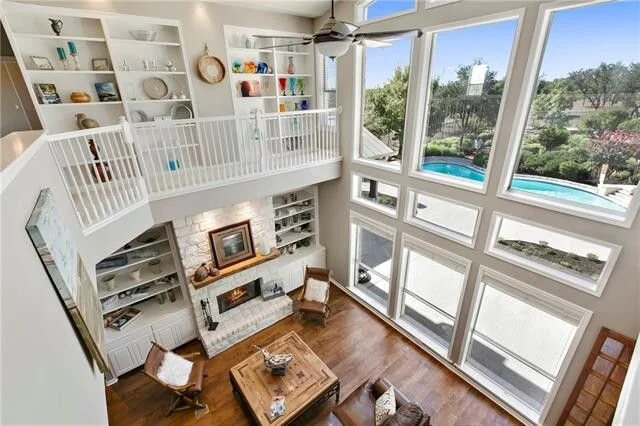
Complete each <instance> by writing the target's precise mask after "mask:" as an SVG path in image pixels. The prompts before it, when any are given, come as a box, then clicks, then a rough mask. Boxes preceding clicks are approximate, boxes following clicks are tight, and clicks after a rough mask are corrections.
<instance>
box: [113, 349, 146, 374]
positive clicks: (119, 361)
mask: <svg viewBox="0 0 640 426" xmlns="http://www.w3.org/2000/svg"><path fill="white" fill-rule="evenodd" d="M107 358H109V363H110V364H111V367H112V368H113V374H115V375H116V376H119V375H121V374H123V373H126V372H127V371H129V370H133V369H134V368H136V367H137V366H138V365H139V364H138V359H137V357H136V353H135V351H134V350H133V348H132V347H131V346H130V345H126V346H121V347H119V348H116V349H114V350H112V351H109V352H108V353H107Z"/></svg>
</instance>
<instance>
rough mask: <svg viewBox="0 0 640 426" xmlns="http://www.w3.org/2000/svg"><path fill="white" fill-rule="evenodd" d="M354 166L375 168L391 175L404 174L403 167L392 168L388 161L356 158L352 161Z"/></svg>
mask: <svg viewBox="0 0 640 426" xmlns="http://www.w3.org/2000/svg"><path fill="white" fill-rule="evenodd" d="M351 162H352V163H353V164H359V165H361V166H367V167H374V168H376V169H380V170H384V171H387V172H390V173H395V174H398V175H399V174H401V173H402V165H400V164H399V165H397V166H392V165H389V162H387V161H375V160H365V159H362V158H354V159H353V160H351Z"/></svg>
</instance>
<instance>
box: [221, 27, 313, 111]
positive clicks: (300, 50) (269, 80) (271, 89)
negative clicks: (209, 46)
mask: <svg viewBox="0 0 640 426" xmlns="http://www.w3.org/2000/svg"><path fill="white" fill-rule="evenodd" d="M224 34H225V44H226V50H227V71H228V75H229V84H230V88H231V95H232V99H233V106H234V112H235V113H236V114H239V115H246V114H248V113H249V112H251V110H253V109H259V110H262V111H264V112H267V113H273V112H278V111H281V112H283V110H284V111H285V112H288V111H295V110H296V108H298V109H301V108H302V102H303V101H305V102H306V103H307V106H308V109H313V108H316V101H315V100H316V81H315V76H316V63H317V61H316V59H317V58H316V56H317V53H316V50H315V48H314V47H313V44H309V45H306V46H295V47H290V48H287V47H281V48H278V47H274V46H279V45H282V44H288V43H292V42H295V41H296V40H292V39H287V38H268V39H264V38H256V39H255V43H254V46H253V47H247V38H249V37H251V36H252V35H278V36H287V37H290V36H309V34H297V33H290V32H283V31H272V30H265V29H257V28H247V27H237V26H232V25H225V27H224ZM289 58H291V60H292V61H293V64H294V71H295V72H294V73H289V72H288V67H289ZM247 62H253V63H254V64H256V65H257V64H259V63H260V62H263V63H266V64H267V65H268V67H269V68H270V69H269V72H266V73H257V72H256V73H250V72H245V71H246V67H245V63H247ZM234 63H239V64H241V70H240V71H241V72H234ZM318 63H320V62H318ZM281 78H284V79H286V88H285V90H284V93H286V94H285V95H283V90H282V89H281V88H280V83H279V79H281ZM290 79H295V80H296V81H298V80H302V81H303V82H304V89H303V90H301V89H300V88H299V87H294V89H293V93H295V94H292V91H291V85H290V82H291V80H290ZM242 81H248V82H250V83H251V82H256V81H257V82H259V84H260V89H261V96H250V97H243V96H242V90H241V83H242ZM302 92H304V94H302Z"/></svg>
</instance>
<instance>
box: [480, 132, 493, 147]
mask: <svg viewBox="0 0 640 426" xmlns="http://www.w3.org/2000/svg"><path fill="white" fill-rule="evenodd" d="M478 138H480V139H482V140H483V142H484V143H485V144H486V143H487V142H491V141H492V140H493V132H484V133H480V134H479V135H478Z"/></svg>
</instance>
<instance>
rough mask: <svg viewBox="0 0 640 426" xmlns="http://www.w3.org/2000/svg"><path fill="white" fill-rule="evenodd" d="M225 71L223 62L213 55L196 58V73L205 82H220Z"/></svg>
mask: <svg viewBox="0 0 640 426" xmlns="http://www.w3.org/2000/svg"><path fill="white" fill-rule="evenodd" d="M226 73H227V71H226V69H225V67H224V64H223V63H222V61H221V60H220V59H218V58H216V57H215V56H211V55H204V56H201V57H200V59H199V60H198V74H200V78H201V79H203V80H204V81H206V82H207V83H211V84H216V83H220V82H221V81H222V80H224V76H225V75H226Z"/></svg>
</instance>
